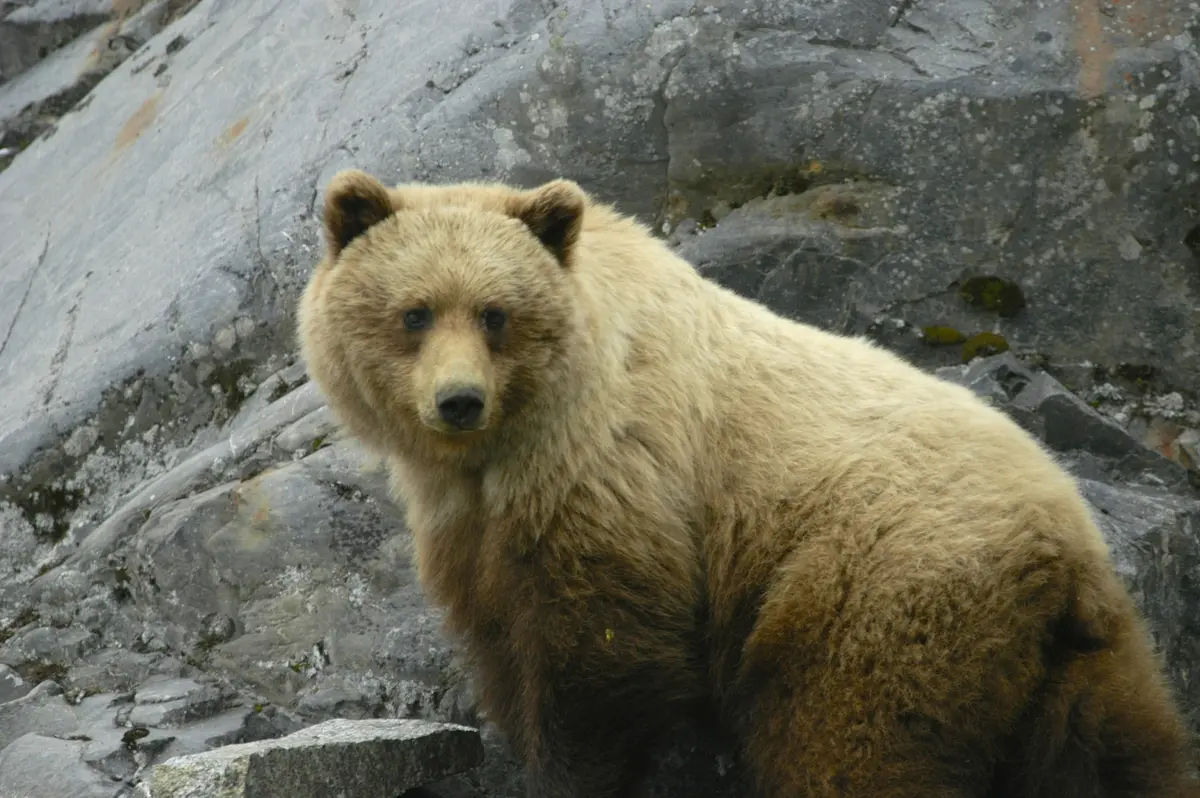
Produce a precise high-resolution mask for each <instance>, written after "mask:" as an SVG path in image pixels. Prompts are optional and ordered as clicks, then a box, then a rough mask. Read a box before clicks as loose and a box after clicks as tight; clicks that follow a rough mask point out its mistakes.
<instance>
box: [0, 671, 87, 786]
mask: <svg viewBox="0 0 1200 798" xmlns="http://www.w3.org/2000/svg"><path fill="white" fill-rule="evenodd" d="M77 725H78V719H77V718H76V717H75V713H74V712H72V711H71V707H70V705H69V704H67V702H66V700H64V698H63V694H62V688H61V687H59V686H58V685H57V684H55V683H54V682H42V683H41V684H39V685H38V686H37V687H35V688H33V690H32V692H30V693H29V694H28V695H26V696H23V697H21V698H18V699H15V700H13V701H9V702H7V703H4V704H0V749H3V748H4V747H5V746H7V745H8V744H9V743H11V742H12V741H13V740H16V739H17V738H18V737H21V736H23V735H26V734H45V735H54V734H69V733H71V732H73V731H75V727H76V726H77ZM0 772H3V770H2V769H0ZM3 794H4V793H0V795H3Z"/></svg>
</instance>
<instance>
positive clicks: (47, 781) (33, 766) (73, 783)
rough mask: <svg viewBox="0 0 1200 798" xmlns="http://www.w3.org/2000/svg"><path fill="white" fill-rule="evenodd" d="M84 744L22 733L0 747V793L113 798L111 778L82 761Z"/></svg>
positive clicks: (15, 796) (35, 797)
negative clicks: (2, 747)
mask: <svg viewBox="0 0 1200 798" xmlns="http://www.w3.org/2000/svg"><path fill="white" fill-rule="evenodd" d="M86 747H87V744H86V743H84V742H80V741H78V740H60V739H57V738H55V737H46V736H43V735H39V734H25V735H22V736H21V737H19V738H18V739H17V740H15V741H14V742H12V743H11V744H10V745H8V746H7V747H5V748H4V749H3V750H0V795H3V796H6V798H7V797H8V796H12V797H13V798H113V796H114V795H115V793H116V791H117V789H118V787H117V785H116V784H115V783H114V782H113V780H112V779H110V778H108V777H106V776H104V775H102V774H101V773H99V772H98V771H96V770H93V769H92V768H90V767H88V766H87V765H86V764H84V763H83V761H82V756H83V751H84V749H85V748H86Z"/></svg>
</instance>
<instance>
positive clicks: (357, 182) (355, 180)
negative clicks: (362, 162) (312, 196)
mask: <svg viewBox="0 0 1200 798" xmlns="http://www.w3.org/2000/svg"><path fill="white" fill-rule="evenodd" d="M392 211H393V207H392V199H391V195H389V194H388V190H387V188H385V187H384V185H383V184H382V183H380V182H379V181H378V180H376V179H375V178H373V177H371V176H370V175H369V174H367V173H366V172H363V171H361V170H359V169H343V170H342V171H340V172H338V173H337V174H336V175H334V176H333V179H332V180H330V181H329V187H328V188H326V189H325V246H326V247H328V250H329V256H330V257H331V258H336V257H337V256H338V254H339V253H340V252H341V251H342V250H343V249H345V248H346V245H347V244H349V243H350V242H351V241H353V240H354V239H356V238H358V237H359V236H360V235H362V234H363V233H365V232H367V230H368V229H370V228H371V227H372V226H373V225H376V224H378V223H379V222H382V221H383V220H384V219H386V218H387V217H389V216H391V215H392Z"/></svg>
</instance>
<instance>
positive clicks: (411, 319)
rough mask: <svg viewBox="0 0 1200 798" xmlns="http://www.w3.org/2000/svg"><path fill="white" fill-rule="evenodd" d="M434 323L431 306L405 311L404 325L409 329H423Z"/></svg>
mask: <svg viewBox="0 0 1200 798" xmlns="http://www.w3.org/2000/svg"><path fill="white" fill-rule="evenodd" d="M432 323H433V311H431V310H430V309H429V308H413V309H412V310H409V311H406V312H405V313H404V326H405V328H407V329H409V330H413V331H416V330H423V329H425V328H426V327H428V326H429V325H430V324H432Z"/></svg>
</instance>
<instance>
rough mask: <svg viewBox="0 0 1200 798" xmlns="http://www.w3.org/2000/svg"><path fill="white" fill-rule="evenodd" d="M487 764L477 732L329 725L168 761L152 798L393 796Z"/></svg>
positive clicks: (153, 784) (434, 726) (416, 725)
mask: <svg viewBox="0 0 1200 798" xmlns="http://www.w3.org/2000/svg"><path fill="white" fill-rule="evenodd" d="M482 761H483V743H482V742H481V740H480V737H479V732H478V731H476V730H474V729H471V728H468V727H466V726H458V725H454V724H446V723H433V722H429V721H421V720H359V721H351V720H341V719H336V720H330V721H326V722H325V723H319V724H317V725H315V726H310V727H308V728H306V729H303V730H301V731H298V732H296V733H295V734H292V735H289V736H288V737H284V738H282V739H279V740H271V741H264V742H257V743H244V744H241V745H229V746H225V747H223V748H218V749H215V750H213V751H209V752H206V753H203V754H194V755H191V756H183V757H177V758H174V759H170V760H167V761H166V762H164V763H162V764H161V765H159V766H158V767H156V768H155V769H154V772H153V774H152V775H151V777H150V779H149V780H148V785H149V789H148V791H147V789H146V786H145V784H144V785H143V794H144V795H146V796H148V798H325V796H330V795H338V796H343V798H395V796H397V795H399V794H400V793H402V792H404V791H405V790H408V789H410V788H413V787H420V786H421V785H424V784H429V783H432V782H435V781H438V780H440V779H444V778H446V777H447V776H452V775H454V774H455V773H459V772H462V771H464V770H467V769H469V768H472V767H475V766H476V765H478V764H480V763H481V762H482Z"/></svg>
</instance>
